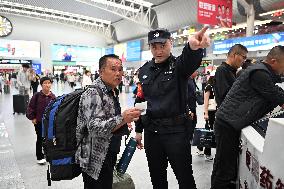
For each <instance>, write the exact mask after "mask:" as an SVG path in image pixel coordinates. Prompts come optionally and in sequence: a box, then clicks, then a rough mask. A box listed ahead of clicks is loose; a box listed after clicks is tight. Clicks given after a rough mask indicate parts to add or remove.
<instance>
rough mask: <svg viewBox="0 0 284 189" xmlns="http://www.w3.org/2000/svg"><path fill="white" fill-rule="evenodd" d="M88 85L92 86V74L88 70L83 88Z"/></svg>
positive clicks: (83, 81) (84, 76) (84, 77)
mask: <svg viewBox="0 0 284 189" xmlns="http://www.w3.org/2000/svg"><path fill="white" fill-rule="evenodd" d="M88 85H92V80H91V72H90V71H88V70H86V71H85V74H84V75H83V80H82V87H83V88H85V87H86V86H88Z"/></svg>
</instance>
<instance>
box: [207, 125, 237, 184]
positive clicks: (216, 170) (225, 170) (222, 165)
mask: <svg viewBox="0 0 284 189" xmlns="http://www.w3.org/2000/svg"><path fill="white" fill-rule="evenodd" d="M214 132H215V139H216V144H217V146H216V155H215V159H214V165H213V171H212V176H211V189H235V188H236V185H235V182H236V179H237V172H238V171H237V165H238V156H239V144H240V131H236V130H234V128H233V127H231V126H229V125H226V124H225V123H222V122H221V123H220V122H217V121H216V122H215V125H214Z"/></svg>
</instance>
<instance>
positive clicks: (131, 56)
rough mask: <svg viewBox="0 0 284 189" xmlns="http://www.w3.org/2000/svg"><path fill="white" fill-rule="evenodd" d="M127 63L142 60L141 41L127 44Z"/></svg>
mask: <svg viewBox="0 0 284 189" xmlns="http://www.w3.org/2000/svg"><path fill="white" fill-rule="evenodd" d="M126 52H127V56H126V60H127V62H133V61H139V60H141V40H137V41H130V42H128V43H127V51H126Z"/></svg>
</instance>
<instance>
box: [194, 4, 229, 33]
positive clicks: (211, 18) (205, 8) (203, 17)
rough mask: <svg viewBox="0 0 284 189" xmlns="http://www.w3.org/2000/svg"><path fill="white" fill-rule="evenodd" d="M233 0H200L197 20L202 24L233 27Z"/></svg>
mask: <svg viewBox="0 0 284 189" xmlns="http://www.w3.org/2000/svg"><path fill="white" fill-rule="evenodd" d="M232 11H233V9H232V0H198V11H197V20H198V22H199V23H201V24H209V25H217V26H221V27H226V28H231V27H232V15H233V13H232Z"/></svg>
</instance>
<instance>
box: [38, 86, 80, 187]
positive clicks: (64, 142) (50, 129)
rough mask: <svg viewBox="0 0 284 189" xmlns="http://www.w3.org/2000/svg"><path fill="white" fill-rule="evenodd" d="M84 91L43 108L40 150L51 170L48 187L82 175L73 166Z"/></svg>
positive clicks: (67, 95) (68, 95)
mask: <svg viewBox="0 0 284 189" xmlns="http://www.w3.org/2000/svg"><path fill="white" fill-rule="evenodd" d="M84 91H85V90H84V89H79V90H76V91H74V92H71V93H69V94H65V95H62V96H60V97H57V98H56V99H55V100H53V101H51V102H50V103H49V105H48V106H47V107H46V109H45V112H44V115H43V118H42V137H43V138H44V140H43V150H44V154H45V155H46V160H47V161H48V162H49V166H50V169H49V167H48V170H47V180H48V185H49V186H50V185H51V180H53V181H59V180H71V179H73V178H75V177H77V176H79V175H80V174H81V168H80V166H79V165H78V164H75V153H76V150H77V148H78V144H77V142H76V127H77V116H78V108H79V101H80V97H81V95H82V93H83V92H84Z"/></svg>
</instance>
